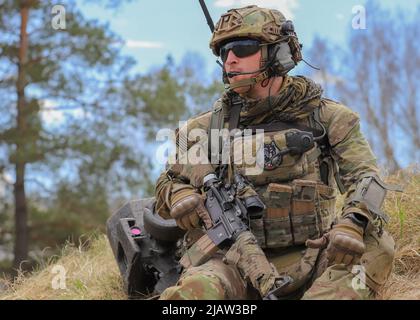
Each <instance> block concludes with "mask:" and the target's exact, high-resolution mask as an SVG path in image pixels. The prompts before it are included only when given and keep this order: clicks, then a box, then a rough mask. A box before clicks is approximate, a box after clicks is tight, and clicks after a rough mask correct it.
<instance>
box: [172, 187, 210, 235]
mask: <svg viewBox="0 0 420 320" xmlns="http://www.w3.org/2000/svg"><path fill="white" fill-rule="evenodd" d="M171 203H172V205H171V211H170V215H171V217H172V218H174V219H175V221H176V223H177V225H178V226H179V227H180V228H181V229H183V230H191V229H194V228H197V227H199V226H200V225H201V221H203V222H204V225H205V226H206V228H210V227H211V226H212V223H211V218H210V216H209V213H208V212H207V209H206V207H205V206H204V200H203V198H202V196H201V195H200V194H198V193H196V192H195V190H194V189H192V188H184V189H181V190H179V191H177V192H175V193H173V194H172V196H171Z"/></svg>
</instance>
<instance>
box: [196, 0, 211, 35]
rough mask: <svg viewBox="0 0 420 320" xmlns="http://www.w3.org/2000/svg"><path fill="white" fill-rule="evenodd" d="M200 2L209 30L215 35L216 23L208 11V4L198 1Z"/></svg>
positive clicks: (202, 0) (201, 0)
mask: <svg viewBox="0 0 420 320" xmlns="http://www.w3.org/2000/svg"><path fill="white" fill-rule="evenodd" d="M198 1H199V2H200V6H201V9H203V12H204V15H205V16H206V20H207V24H208V25H209V28H210V30H211V32H212V33H213V31H214V23H213V20H212V18H211V16H210V13H209V10H207V6H206V3H205V2H204V0H198Z"/></svg>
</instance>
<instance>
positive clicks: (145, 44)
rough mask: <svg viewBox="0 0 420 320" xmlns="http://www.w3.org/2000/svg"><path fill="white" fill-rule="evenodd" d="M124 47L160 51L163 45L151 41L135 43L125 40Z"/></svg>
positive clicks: (134, 41)
mask: <svg viewBox="0 0 420 320" xmlns="http://www.w3.org/2000/svg"><path fill="white" fill-rule="evenodd" d="M125 45H126V46H127V47H128V48H145V49H160V48H163V43H161V42H151V41H137V40H127V41H126V42H125Z"/></svg>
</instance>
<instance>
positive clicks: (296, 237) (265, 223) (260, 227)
mask: <svg viewBox="0 0 420 320" xmlns="http://www.w3.org/2000/svg"><path fill="white" fill-rule="evenodd" d="M226 109H227V108H226V107H223V105H220V104H217V103H216V105H215V107H214V108H213V112H212V116H211V120H210V126H209V130H211V129H219V130H220V129H221V128H228V127H229V126H228V120H229V122H230V123H231V125H232V121H230V120H231V117H230V116H229V115H227V112H226ZM231 125H230V126H231ZM320 126H322V125H321V123H320V121H319V108H316V110H315V111H314V113H313V114H312V115H311V116H310V117H309V118H308V119H306V120H303V121H302V122H299V123H283V122H282V123H274V124H273V123H272V124H262V125H258V126H253V128H252V129H264V137H263V140H264V141H263V146H262V144H261V143H260V144H259V145H260V148H261V147H263V148H264V165H263V168H262V167H261V166H258V165H257V164H256V163H255V162H254V163H252V162H249V159H244V158H245V153H244V152H245V151H246V150H245V149H246V143H247V141H246V140H247V139H250V140H252V141H248V142H249V143H250V144H251V145H252V158H251V159H255V157H256V155H257V154H258V151H259V150H257V146H258V143H257V142H256V139H257V138H256V135H252V136H246V137H241V139H234V140H233V143H232V144H231V148H232V150H231V155H233V157H234V160H235V162H236V163H237V164H236V168H237V169H238V170H239V171H240V172H241V173H242V174H243V175H244V176H246V177H247V178H248V180H249V181H250V182H251V183H252V184H253V185H254V188H255V191H256V192H257V193H258V194H259V196H260V197H261V199H262V200H263V201H264V203H265V205H266V207H267V208H266V209H265V210H264V212H263V215H262V217H261V218H257V219H255V218H254V219H250V228H251V231H252V232H253V233H254V235H255V236H256V238H257V240H258V242H259V244H260V246H261V247H262V248H270V249H271V248H273V249H274V248H285V247H290V246H295V245H301V244H304V243H305V241H306V240H307V239H315V238H318V237H320V236H321V235H322V234H323V233H324V232H325V231H326V230H328V229H329V228H330V226H331V223H332V222H333V220H334V219H335V202H336V191H335V188H334V185H333V184H334V182H333V181H332V178H333V177H334V172H335V171H336V170H335V163H334V161H333V160H332V157H331V156H330V153H329V151H330V147H329V144H328V139H327V137H326V134H325V133H326V132H325V128H320ZM248 128H250V127H248ZM229 129H231V128H229ZM239 129H246V128H241V127H240V128H239ZM323 130H324V138H323V139H321V140H319V141H317V142H315V144H314V145H313V147H312V148H310V149H309V150H307V151H305V152H303V153H302V154H290V153H289V154H285V155H282V156H281V161H276V163H274V164H273V163H270V164H268V165H267V160H268V159H269V158H273V156H275V155H276V153H281V150H284V149H285V148H287V138H286V137H287V136H288V135H290V134H293V133H296V132H302V131H310V132H312V133H313V136H319V134H320V133H322V132H323ZM213 143H214V141H212V140H211V134H210V131H209V151H212V152H215V150H214V148H211V147H212V144H213ZM240 143H242V144H243V146H242V148H241V147H240V146H239V144H240ZM219 145H221V141H219ZM248 149H249V148H248ZM216 150H217V148H216ZM219 151H221V150H219ZM260 151H261V150H260ZM260 154H261V153H260ZM241 160H242V161H241ZM245 160H248V161H245ZM253 170H255V173H254V172H253ZM335 176H336V178H337V174H336V175H335ZM339 182H340V181H339V180H338V184H339Z"/></svg>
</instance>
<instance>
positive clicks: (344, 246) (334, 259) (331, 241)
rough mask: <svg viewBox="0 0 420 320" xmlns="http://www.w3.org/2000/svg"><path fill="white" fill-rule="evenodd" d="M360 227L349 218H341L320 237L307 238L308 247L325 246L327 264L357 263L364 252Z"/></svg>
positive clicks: (319, 247)
mask: <svg viewBox="0 0 420 320" xmlns="http://www.w3.org/2000/svg"><path fill="white" fill-rule="evenodd" d="M363 233H364V230H363V228H362V227H360V226H358V225H356V224H355V223H354V222H353V221H352V220H351V219H350V218H342V219H340V220H339V221H338V222H337V224H335V225H334V226H333V227H332V229H331V230H330V231H329V232H328V233H326V234H324V235H323V236H322V237H321V238H318V239H315V240H307V241H306V246H307V247H309V248H316V249H322V248H327V252H326V253H327V258H328V262H329V264H330V265H331V264H341V263H343V264H345V265H353V264H357V263H358V262H359V260H360V257H361V256H362V255H363V253H364V252H365V244H364V243H363Z"/></svg>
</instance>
